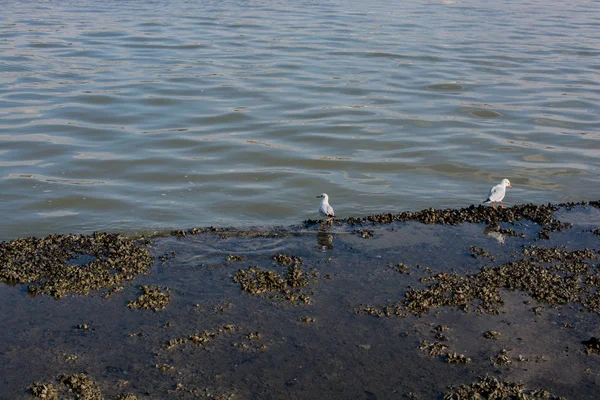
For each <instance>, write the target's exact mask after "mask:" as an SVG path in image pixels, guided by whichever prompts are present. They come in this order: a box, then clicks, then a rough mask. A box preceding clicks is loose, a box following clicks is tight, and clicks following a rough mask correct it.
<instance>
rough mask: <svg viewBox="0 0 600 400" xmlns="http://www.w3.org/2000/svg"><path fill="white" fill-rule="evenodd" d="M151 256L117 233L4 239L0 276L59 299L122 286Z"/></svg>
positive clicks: (143, 269) (0, 248) (0, 246)
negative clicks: (70, 294)
mask: <svg viewBox="0 0 600 400" xmlns="http://www.w3.org/2000/svg"><path fill="white" fill-rule="evenodd" d="M152 261H153V260H152V257H151V256H150V253H149V252H148V250H146V249H145V248H142V247H140V246H139V245H138V244H137V243H136V242H135V241H134V240H131V239H127V238H125V237H123V236H120V235H118V234H107V233H93V234H92V235H49V236H46V237H44V238H35V237H32V238H22V239H15V240H13V241H10V242H2V243H0V281H2V282H5V283H8V284H11V285H15V284H29V286H28V290H29V293H30V294H32V295H37V294H46V295H49V296H53V297H54V298H56V299H59V298H61V297H64V296H66V295H67V294H69V293H76V294H83V295H86V294H88V293H89V292H90V291H97V290H100V289H109V288H112V287H116V286H119V285H120V284H121V283H122V282H123V281H130V280H132V279H134V278H135V277H136V276H137V275H138V274H140V273H144V272H146V271H147V270H148V268H149V267H150V265H151V264H152Z"/></svg>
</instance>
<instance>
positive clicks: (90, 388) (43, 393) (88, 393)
mask: <svg viewBox="0 0 600 400" xmlns="http://www.w3.org/2000/svg"><path fill="white" fill-rule="evenodd" d="M56 380H57V381H58V382H59V383H60V384H62V385H60V386H58V385H55V384H52V383H46V384H44V383H40V382H35V383H34V384H33V385H32V386H31V387H30V388H29V389H30V391H31V394H32V395H33V396H34V397H38V398H40V399H51V400H54V399H59V398H60V399H77V400H104V397H103V396H102V393H101V392H100V389H99V388H98V384H97V383H96V382H94V381H93V380H92V379H90V378H89V377H88V376H87V375H85V374H71V375H59V376H58V377H57V378H56Z"/></svg>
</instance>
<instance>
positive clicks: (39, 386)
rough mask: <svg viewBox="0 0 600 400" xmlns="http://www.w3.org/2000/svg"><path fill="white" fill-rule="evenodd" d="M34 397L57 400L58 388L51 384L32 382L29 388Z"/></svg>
mask: <svg viewBox="0 0 600 400" xmlns="http://www.w3.org/2000/svg"><path fill="white" fill-rule="evenodd" d="M29 390H30V391H31V394H32V395H33V396H34V397H39V398H40V399H46V400H58V399H59V397H58V394H59V392H58V388H57V387H56V385H54V384H53V383H41V382H34V383H33V385H31V387H30V388H29Z"/></svg>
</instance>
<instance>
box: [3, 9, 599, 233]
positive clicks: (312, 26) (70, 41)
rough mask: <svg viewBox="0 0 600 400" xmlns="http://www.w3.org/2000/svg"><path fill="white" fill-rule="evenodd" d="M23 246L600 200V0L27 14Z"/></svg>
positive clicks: (11, 69)
mask: <svg viewBox="0 0 600 400" xmlns="http://www.w3.org/2000/svg"><path fill="white" fill-rule="evenodd" d="M2 8H3V11H2V13H1V14H0V201H1V204H2V207H1V211H0V220H1V221H2V225H1V226H2V229H1V230H0V236H1V239H10V238H14V237H17V236H25V235H32V234H35V235H43V234H47V233H50V232H90V231H94V230H111V231H121V232H126V233H132V232H137V231H148V230H154V229H169V228H173V227H188V226H207V225H227V226H242V225H279V224H293V223H296V222H298V221H301V220H303V219H307V218H314V217H315V211H316V209H317V207H318V199H316V198H315V196H316V195H317V194H319V193H321V192H327V193H328V194H329V195H330V197H331V203H332V205H333V206H334V208H335V209H336V212H337V214H338V215H340V216H344V217H345V216H351V215H364V214H372V213H377V212H381V211H400V210H406V209H411V210H416V209H421V208H425V207H448V206H451V207H455V206H465V205H469V204H472V203H477V202H479V201H481V200H483V199H484V198H485V196H486V195H487V193H488V190H489V188H490V187H491V186H492V185H493V184H495V183H496V182H497V181H499V180H500V179H501V178H504V177H506V178H509V179H510V180H511V182H512V183H513V186H514V189H513V190H512V191H510V192H509V195H508V197H507V199H506V200H507V203H508V204H512V203H523V202H530V201H532V202H538V203H541V202H548V201H564V200H582V199H597V198H600V178H599V175H600V129H599V128H600V106H599V104H600V85H599V82H600V80H599V77H600V33H599V32H600V29H599V25H600V11H599V8H598V3H597V2H594V1H587V0H582V1H577V2H569V3H564V2H559V1H555V0H550V1H535V0H534V1H531V2H527V3H522V2H519V1H495V2H479V1H472V0H467V1H459V0H457V1H452V0H448V1H415V0H408V1H405V2H395V1H394V2H392V1H389V2H386V1H376V2H362V1H361V2H359V1H339V0H334V1H328V2H320V1H297V2H287V1H285V2H284V1H281V2H276V1H249V2H247V1H245V2H241V1H224V2H220V1H219V2H217V1H209V2H206V1H203V2H186V1H170V2H162V1H94V0H87V1H82V2H79V1H78V2H75V1H23V2H22V1H5V2H4V3H3V7H2Z"/></svg>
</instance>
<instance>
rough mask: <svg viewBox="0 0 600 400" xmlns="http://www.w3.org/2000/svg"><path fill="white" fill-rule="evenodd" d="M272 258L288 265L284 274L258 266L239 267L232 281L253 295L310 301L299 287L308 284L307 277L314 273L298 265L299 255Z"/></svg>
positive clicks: (309, 277)
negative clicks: (268, 294) (267, 294)
mask: <svg viewBox="0 0 600 400" xmlns="http://www.w3.org/2000/svg"><path fill="white" fill-rule="evenodd" d="M273 259H274V260H275V261H276V262H277V263H278V264H280V265H283V266H286V265H287V266H288V270H287V273H286V274H285V276H282V275H281V274H279V273H277V272H275V271H272V270H265V269H262V268H260V267H258V266H256V267H249V268H248V269H246V270H243V269H240V270H238V272H236V273H235V275H234V276H233V281H234V282H236V283H239V284H240V285H241V287H242V290H243V291H245V292H248V293H250V294H253V295H259V294H264V293H270V294H271V297H274V298H279V299H284V300H288V301H289V302H291V303H295V302H303V303H306V304H310V303H311V301H312V300H311V298H310V296H308V295H307V294H306V293H303V292H302V291H301V290H300V288H302V287H305V286H308V285H309V283H310V282H309V279H311V278H314V277H315V274H314V273H311V274H309V273H307V272H306V271H304V270H303V269H302V268H301V267H300V266H301V265H302V259H301V258H300V257H293V256H287V255H283V254H278V255H277V256H275V257H273Z"/></svg>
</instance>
